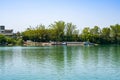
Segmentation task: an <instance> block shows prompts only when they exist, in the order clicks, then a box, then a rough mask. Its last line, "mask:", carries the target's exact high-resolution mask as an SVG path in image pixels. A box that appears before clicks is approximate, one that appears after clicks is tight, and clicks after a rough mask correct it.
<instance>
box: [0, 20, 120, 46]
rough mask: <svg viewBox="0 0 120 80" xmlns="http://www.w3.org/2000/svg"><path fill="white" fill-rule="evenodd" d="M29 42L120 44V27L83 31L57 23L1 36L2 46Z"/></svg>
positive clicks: (86, 28) (74, 26)
mask: <svg viewBox="0 0 120 80" xmlns="http://www.w3.org/2000/svg"><path fill="white" fill-rule="evenodd" d="M80 31H81V32H80ZM27 40H31V41H33V42H50V41H56V42H72V41H76V42H77V41H78V42H86V41H88V42H91V43H98V44H120V25H119V24H115V25H110V26H109V27H104V28H102V29H101V28H100V27H98V26H94V27H93V28H90V27H85V28H84V29H83V30H79V29H77V27H76V25H74V24H73V23H65V22H64V21H56V22H54V23H53V24H50V25H49V26H47V27H46V26H45V25H43V24H40V25H38V26H36V27H29V28H27V29H26V30H25V31H23V32H21V33H16V36H15V37H7V36H4V35H1V34H0V45H5V44H12V45H22V44H23V42H24V41H27Z"/></svg>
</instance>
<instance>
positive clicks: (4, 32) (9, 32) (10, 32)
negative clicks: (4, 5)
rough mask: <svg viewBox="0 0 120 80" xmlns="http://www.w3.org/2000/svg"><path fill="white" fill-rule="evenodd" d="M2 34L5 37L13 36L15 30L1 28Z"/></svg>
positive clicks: (0, 32)
mask: <svg viewBox="0 0 120 80" xmlns="http://www.w3.org/2000/svg"><path fill="white" fill-rule="evenodd" d="M0 34H2V35H5V36H13V29H5V26H0Z"/></svg>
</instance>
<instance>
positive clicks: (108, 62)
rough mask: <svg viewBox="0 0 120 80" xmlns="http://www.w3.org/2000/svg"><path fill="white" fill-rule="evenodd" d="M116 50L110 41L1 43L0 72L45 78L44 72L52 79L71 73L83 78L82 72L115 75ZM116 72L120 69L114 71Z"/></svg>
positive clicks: (118, 56)
mask: <svg viewBox="0 0 120 80" xmlns="http://www.w3.org/2000/svg"><path fill="white" fill-rule="evenodd" d="M119 53H120V46H113V45H112V46H97V47H94V46H52V47H0V75H2V76H5V75H14V76H15V75H16V76H17V77H18V76H21V77H23V76H24V77H25V76H29V77H30V76H34V77H33V79H35V78H38V79H39V78H41V79H44V80H47V79H46V76H47V78H51V79H52V80H56V79H57V80H68V79H71V78H72V77H73V78H74V79H76V80H79V79H83V78H82V77H81V76H83V77H84V76H89V77H91V76H93V77H94V76H95V75H96V76H97V78H99V76H104V77H105V75H102V74H103V73H104V74H105V73H106V76H108V75H110V74H112V75H114V73H115V72H117V71H119V70H120V67H119V66H120V54H119ZM105 70H107V72H105ZM90 72H91V73H90ZM28 74H29V75H28ZM117 75H120V73H118V72H117ZM89 77H88V78H89ZM30 78H31V77H30ZM30 78H28V77H27V79H30ZM110 78H111V77H110ZM118 78H119V77H118ZM118 78H117V79H118ZM0 79H3V77H0ZM11 79H14V77H13V78H11ZM86 79H87V78H86ZM4 80H7V78H6V79H4ZM71 80H72V79H71ZM91 80H92V79H91Z"/></svg>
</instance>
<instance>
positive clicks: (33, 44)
mask: <svg viewBox="0 0 120 80" xmlns="http://www.w3.org/2000/svg"><path fill="white" fill-rule="evenodd" d="M23 45H24V46H52V45H67V46H74V45H75V46H77V45H78V46H84V45H93V46H96V45H98V44H95V43H90V42H32V41H26V42H24V44H23Z"/></svg>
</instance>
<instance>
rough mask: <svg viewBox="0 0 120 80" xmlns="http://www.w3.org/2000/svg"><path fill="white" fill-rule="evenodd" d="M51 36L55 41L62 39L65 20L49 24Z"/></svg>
mask: <svg viewBox="0 0 120 80" xmlns="http://www.w3.org/2000/svg"><path fill="white" fill-rule="evenodd" d="M50 27H51V30H52V31H53V32H52V36H54V38H55V40H56V41H64V31H65V22H64V21H58V22H55V23H54V24H51V25H50Z"/></svg>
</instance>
